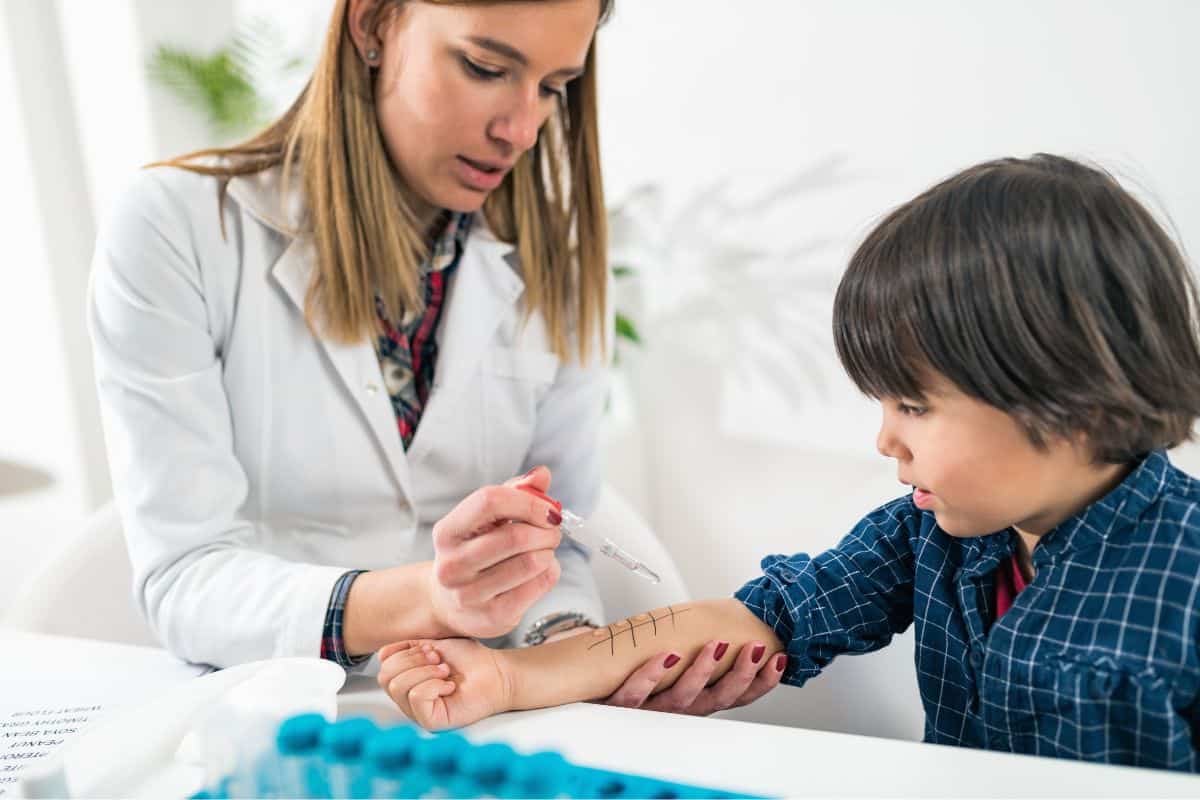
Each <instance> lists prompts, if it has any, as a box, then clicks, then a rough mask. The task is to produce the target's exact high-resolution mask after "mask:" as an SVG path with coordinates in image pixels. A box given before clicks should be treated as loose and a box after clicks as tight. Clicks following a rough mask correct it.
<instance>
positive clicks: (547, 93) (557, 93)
mask: <svg viewBox="0 0 1200 800" xmlns="http://www.w3.org/2000/svg"><path fill="white" fill-rule="evenodd" d="M542 96H543V97H557V98H558V99H559V100H565V99H566V97H567V87H565V86H564V87H562V88H561V89H557V88H555V87H553V86H543V87H542Z"/></svg>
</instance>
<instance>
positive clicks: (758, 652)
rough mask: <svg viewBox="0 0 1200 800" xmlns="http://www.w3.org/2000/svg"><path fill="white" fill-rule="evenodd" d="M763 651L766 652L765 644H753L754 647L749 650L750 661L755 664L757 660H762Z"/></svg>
mask: <svg viewBox="0 0 1200 800" xmlns="http://www.w3.org/2000/svg"><path fill="white" fill-rule="evenodd" d="M765 652H767V646H766V645H765V644H756V645H754V649H753V650H751V651H750V661H751V662H752V663H754V664H757V663H758V662H759V661H762V657H763V653H765Z"/></svg>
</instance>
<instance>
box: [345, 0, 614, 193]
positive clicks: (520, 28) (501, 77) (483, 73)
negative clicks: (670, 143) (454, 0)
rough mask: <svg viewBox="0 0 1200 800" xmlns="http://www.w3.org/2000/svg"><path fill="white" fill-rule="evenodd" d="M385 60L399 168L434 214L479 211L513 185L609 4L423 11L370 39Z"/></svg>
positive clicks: (408, 9)
mask: <svg viewBox="0 0 1200 800" xmlns="http://www.w3.org/2000/svg"><path fill="white" fill-rule="evenodd" d="M372 2H374V0H352V2H351V7H350V24H351V26H352V28H351V30H352V33H353V37H354V40H355V44H356V45H357V46H358V49H359V54H360V56H361V57H365V55H366V54H367V52H368V51H369V50H371V49H377V50H378V51H379V53H378V58H377V59H376V60H375V62H374V63H375V65H376V66H377V67H378V75H377V79H376V82H375V107H376V111H377V113H378V116H379V128H380V131H381V133H382V135H383V140H384V144H385V146H386V147H387V151H388V155H389V157H390V158H391V161H392V164H393V165H394V166H395V168H396V170H397V172H398V173H399V174H400V177H401V178H402V179H403V180H404V182H405V183H406V184H407V185H408V186H409V187H410V188H411V189H412V190H413V191H415V192H416V194H417V197H418V199H419V200H421V201H424V203H425V204H428V206H431V207H432V208H433V209H443V208H445V209H450V210H453V211H475V210H477V209H478V208H479V207H480V206H481V205H483V201H484V200H485V199H486V198H487V196H488V194H489V193H491V192H492V191H493V190H494V189H496V187H498V186H499V185H500V183H501V182H502V181H503V180H504V176H505V175H507V174H508V172H509V170H510V169H511V168H512V166H513V164H515V163H516V161H517V159H518V158H520V156H521V154H522V153H524V152H525V151H526V150H528V149H529V148H530V147H532V146H533V145H534V143H535V142H536V141H537V136H538V131H539V129H540V128H541V127H542V125H543V124H544V123H545V122H546V120H547V119H549V117H550V115H551V114H552V113H554V111H555V109H556V108H557V107H558V104H559V102H560V99H561V98H562V97H563V96H564V95H565V93H566V86H567V84H568V83H569V82H570V81H571V80H572V79H574V78H576V77H578V76H579V75H580V73H581V72H582V70H583V65H584V62H585V60H586V57H587V52H588V47H589V46H590V45H591V41H592V36H593V34H594V33H595V30H596V22H597V19H598V17H599V13H600V0H542V1H541V2H512V3H489V4H479V5H474V4H471V5H438V4H434V3H426V2H421V1H420V0H414V1H413V2H408V3H405V4H404V5H403V6H402V7H401V8H400V10H399V11H398V12H397V13H395V14H391V15H390V16H386V17H384V19H383V20H382V21H381V23H380V26H379V27H378V28H377V29H376V30H375V31H374V32H371V31H366V30H364V28H363V24H364V20H365V12H366V11H368V10H369V8H370V6H371V4H372Z"/></svg>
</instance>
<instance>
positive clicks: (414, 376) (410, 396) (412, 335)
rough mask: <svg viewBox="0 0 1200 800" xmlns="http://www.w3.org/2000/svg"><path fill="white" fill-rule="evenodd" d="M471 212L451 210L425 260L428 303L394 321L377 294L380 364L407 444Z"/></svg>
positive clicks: (428, 380) (429, 378)
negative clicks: (456, 212) (447, 291)
mask: <svg viewBox="0 0 1200 800" xmlns="http://www.w3.org/2000/svg"><path fill="white" fill-rule="evenodd" d="M471 220H472V216H471V215H470V214H452V215H451V216H450V219H449V221H448V223H447V224H446V227H445V228H444V229H443V230H442V233H441V235H440V236H439V237H438V239H437V242H436V243H435V244H434V247H433V252H431V253H430V255H429V257H428V258H427V259H425V262H424V263H423V264H422V265H421V282H422V284H423V285H424V290H425V308H424V310H423V311H421V312H419V313H412V314H409V315H406V317H405V319H402V320H400V321H399V322H398V323H395V322H393V321H391V320H389V319H387V317H386V315H385V313H384V308H383V301H382V300H381V299H380V298H376V299H375V309H376V312H377V313H378V315H379V323H380V326H381V327H382V330H383V333H382V334H380V336H379V337H378V338H377V339H376V343H375V350H376V353H377V354H378V356H379V369H380V371H381V372H382V373H383V383H384V385H385V386H386V387H387V392H388V396H389V397H390V398H391V400H392V410H393V411H394V412H395V413H396V427H397V428H398V429H399V431H400V441H401V443H403V445H404V449H405V450H407V449H408V446H409V445H410V444H412V440H413V436H415V435H416V433H417V424H418V423H420V421H421V413H422V412H423V411H424V410H425V403H426V402H428V400H429V390H430V387H432V386H433V368H434V365H435V364H436V363H437V337H436V336H435V335H434V334H435V333H436V332H437V324H438V320H439V319H440V318H441V313H442V303H443V302H444V300H445V298H446V282H447V280H448V279H449V277H450V273H451V272H453V271H454V268H455V267H456V266H458V262H459V260H460V259H461V258H462V254H463V250H464V249H466V242H467V234H468V233H470V230H471Z"/></svg>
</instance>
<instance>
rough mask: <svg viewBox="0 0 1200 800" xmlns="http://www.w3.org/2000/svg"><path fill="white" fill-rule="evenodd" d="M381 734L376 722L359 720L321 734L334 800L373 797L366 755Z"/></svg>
mask: <svg viewBox="0 0 1200 800" xmlns="http://www.w3.org/2000/svg"><path fill="white" fill-rule="evenodd" d="M378 730H379V728H378V727H376V725H375V723H374V722H371V720H369V719H365V718H361V717H359V718H355V719H348V720H343V721H342V722H336V723H334V724H333V725H329V726H328V727H326V728H325V729H324V730H323V731H321V747H322V749H323V750H324V751H325V758H326V760H327V762H328V763H327V766H326V775H327V778H328V781H329V794H330V796H331V797H352V798H365V797H369V796H370V793H371V776H370V774H369V773H368V771H367V770H366V769H364V768H363V751H364V750H365V749H366V746H367V740H368V739H370V738H371V737H373V736H374V735H375V734H376V733H377V732H378Z"/></svg>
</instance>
